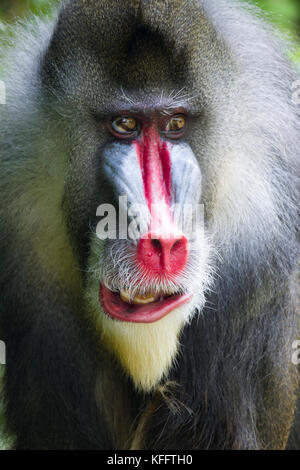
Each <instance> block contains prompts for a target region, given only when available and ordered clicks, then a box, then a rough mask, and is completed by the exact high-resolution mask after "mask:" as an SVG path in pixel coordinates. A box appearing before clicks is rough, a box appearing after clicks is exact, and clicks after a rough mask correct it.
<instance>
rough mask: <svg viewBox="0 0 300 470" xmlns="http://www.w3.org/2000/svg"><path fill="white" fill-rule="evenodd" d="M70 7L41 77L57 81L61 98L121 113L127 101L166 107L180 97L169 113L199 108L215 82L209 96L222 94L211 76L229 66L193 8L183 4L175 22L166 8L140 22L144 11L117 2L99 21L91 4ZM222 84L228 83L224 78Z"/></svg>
mask: <svg viewBox="0 0 300 470" xmlns="http://www.w3.org/2000/svg"><path fill="white" fill-rule="evenodd" d="M77 3H80V5H81V9H80V16H77V15H73V14H72V12H69V13H70V14H69V15H67V14H66V13H67V12H65V14H64V15H63V16H62V17H61V19H60V21H59V23H58V26H57V29H56V31H55V32H54V35H53V38H52V41H51V44H50V47H49V51H48V53H47V54H46V60H45V63H46V69H47V73H48V74H49V71H50V76H52V75H54V76H57V74H58V80H57V79H54V80H53V83H59V85H60V86H61V87H62V89H63V92H64V96H68V97H70V98H71V99H74V101H75V100H76V103H77V104H79V105H80V104H81V103H82V104H83V103H84V105H85V106H89V107H90V106H91V105H92V104H93V107H96V108H101V106H102V107H103V108H104V109H105V108H106V107H107V106H111V105H112V103H119V106H120V108H123V107H124V109H125V108H128V102H130V101H132V102H133V103H138V104H143V105H144V106H152V107H153V104H157V103H160V104H161V106H162V107H168V106H169V105H170V101H172V100H173V99H174V96H176V97H177V98H178V96H179V95H180V99H177V101H179V103H176V105H175V106H176V107H177V105H178V104H179V106H186V102H187V100H191V98H194V97H198V98H199V100H200V101H203V97H205V96H207V97H209V96H211V95H212V93H211V90H212V88H213V83H214V82H216V81H218V89H217V90H216V93H218V90H219V92H220V93H222V91H221V90H222V83H221V82H222V77H218V74H220V73H223V72H224V71H225V69H226V61H228V64H229V63H230V59H229V58H228V57H227V55H226V54H225V53H224V45H223V44H221V43H219V40H218V38H217V37H216V35H215V32H214V28H213V26H212V25H211V24H209V22H208V21H207V20H206V18H205V15H204V12H203V11H202V10H201V9H200V8H196V7H195V8H196V9H195V11H194V10H193V11H188V10H187V8H188V7H189V8H190V9H191V7H190V6H189V5H191V3H190V2H187V3H186V5H185V6H186V8H185V10H183V8H182V3H181V2H180V5H181V6H180V12H179V13H180V15H181V17H182V18H180V15H179V16H178V17H176V16H175V19H174V17H173V16H172V17H170V18H168V15H171V13H172V15H173V14H174V11H175V10H174V9H173V8H169V9H168V10H166V11H165V12H161V14H160V12H158V15H157V17H156V16H155V19H153V18H152V17H151V18H149V19H147V14H146V13H147V12H148V10H146V9H145V11H144V12H143V15H142V16H141V15H140V16H137V15H136V14H135V15H133V14H129V13H128V11H126V10H125V9H124V7H122V8H121V7H120V5H122V3H121V2H120V3H117V4H115V5H114V8H111V9H110V8H109V11H108V12H107V18H104V16H103V15H102V13H101V11H100V10H99V11H98V7H97V8H96V7H95V5H96V4H95V3H93V2H90V1H87V2H83V1H82V0H78V1H77ZM112 3H114V2H112ZM74 4H76V2H74V3H73V5H74ZM178 4H179V3H178ZM85 5H90V7H89V8H87V7H85ZM92 5H93V7H92ZM159 5H160V8H161V9H163V3H161V4H159ZM107 8H108V7H107ZM120 8H121V11H119V10H120ZM118 9H119V10H118ZM163 13H164V14H163ZM78 18H79V19H78ZM186 18H188V20H189V21H188V22H187V21H186ZM86 25H88V28H87V29H86ZM66 33H67V34H66ZM220 61H222V63H221V65H220ZM47 62H48V65H47ZM225 77H226V80H227V81H228V74H227V73H226V72H225ZM46 80H47V76H46ZM207 90H208V92H207ZM183 97H184V98H185V99H184V100H183Z"/></svg>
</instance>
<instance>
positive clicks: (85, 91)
mask: <svg viewBox="0 0 300 470" xmlns="http://www.w3.org/2000/svg"><path fill="white" fill-rule="evenodd" d="M189 8H191V9H193V8H195V15H196V16H195V28H197V29H195V30H194V32H193V34H198V35H199V50H197V51H196V50H195V51H193V54H195V55H196V59H195V57H193V56H191V55H190V54H191V53H190V52H189V53H187V51H186V50H185V48H186V46H187V44H188V43H189V41H190V34H192V31H190V32H188V31H175V30H174V31H173V30H172V33H171V35H172V37H173V39H172V41H169V39H168V40H167V39H166V38H165V36H164V32H163V30H162V32H161V33H159V32H154V31H152V30H151V28H150V29H149V28H145V29H143V28H142V27H140V26H136V24H134V23H132V22H131V20H130V19H128V21H129V24H128V25H127V24H126V21H127V20H126V19H124V18H123V19H122V25H123V26H122V28H124V30H123V29H122V30H121V31H120V34H119V35H118V37H115V38H109V39H108V38H107V37H104V36H101V35H100V36H101V37H99V30H98V29H97V27H96V26H97V25H95V24H93V21H92V18H90V16H89V15H92V12H91V11H90V10H89V9H88V8H87V10H85V6H84V4H83V6H82V10H83V12H82V14H83V16H84V15H86V18H85V20H86V21H90V23H89V24H91V25H93V26H91V29H90V31H89V37H88V39H87V38H86V36H84V37H82V35H81V28H80V25H79V24H77V23H76V22H75V23H74V22H73V18H69V17H68V16H67V11H66V18H65V21H68V22H69V23H70V25H69V32H70V37H68V38H65V37H63V38H62V37H60V36H59V34H57V38H55V36H54V39H52V48H49V51H48V55H47V56H46V60H45V63H46V64H53V63H55V49H56V48H58V47H60V42H61V41H62V40H63V41H67V42H68V44H67V45H65V46H64V48H63V51H67V52H65V54H66V57H64V60H63V61H62V64H63V65H61V64H59V67H60V68H63V67H66V64H68V63H71V61H70V56H72V59H73V60H72V63H73V67H74V64H76V60H77V61H81V60H82V56H81V55H78V57H77V54H78V50H77V48H76V44H84V47H85V52H86V55H85V63H84V67H82V66H80V67H78V69H79V70H80V74H78V70H77V69H76V70H75V69H74V71H73V69H72V67H70V68H68V69H66V70H65V73H67V74H68V87H67V88H66V85H65V83H64V78H63V73H61V70H60V73H59V75H58V76H56V74H57V68H56V69H55V68H53V69H50V70H49V68H48V69H47V70H46V74H45V84H46V85H47V86H48V85H50V87H51V86H52V81H51V77H53V76H55V80H54V81H55V82H56V83H59V86H58V87H56V91H55V93H56V96H57V95H60V94H61V101H60V102H61V106H62V107H63V112H62V113H61V114H65V115H68V116H69V119H68V120H67V122H66V126H65V129H64V133H65V134H66V135H65V136H64V138H63V139H62V140H63V141H65V142H67V145H68V153H69V163H68V168H67V173H66V178H65V197H64V209H65V211H66V214H67V217H68V220H69V226H70V227H71V229H70V233H72V236H73V241H74V246H75V247H77V248H78V247H79V250H78V252H79V253H80V256H79V258H80V264H81V269H82V271H83V272H84V273H85V275H84V298H85V304H86V310H87V312H88V315H89V316H90V317H91V318H92V321H93V323H94V325H96V327H97V329H98V333H99V335H100V336H101V341H102V343H104V344H105V345H106V347H107V348H108V350H109V351H110V352H112V353H113V354H114V355H115V356H116V357H117V358H118V360H119V361H121V363H122V366H123V369H125V370H126V372H127V373H128V374H129V375H130V376H131V377H132V379H133V381H134V383H135V385H136V386H137V387H138V388H142V389H144V390H150V389H152V388H153V387H154V386H155V385H157V383H158V382H159V381H160V380H161V379H162V377H163V376H164V375H165V374H166V373H167V372H168V370H169V368H170V367H171V366H172V365H173V364H174V359H175V358H176V354H177V353H178V351H179V340H180V332H181V330H182V328H183V326H184V325H185V324H186V323H187V322H189V321H190V319H191V318H192V316H193V315H195V314H196V313H197V312H199V311H201V310H202V308H203V305H204V302H205V292H206V290H207V289H208V287H209V285H210V283H211V279H212V269H211V262H210V258H211V252H212V251H213V250H212V249H211V247H210V243H209V242H208V240H209V239H211V236H210V233H209V230H208V227H207V225H208V224H207V221H205V220H204V219H205V218H206V217H207V214H208V213H209V211H210V210H211V207H210V205H211V202H212V201H213V198H212V196H211V194H210V192H214V185H213V184H212V185H207V181H209V180H210V181H213V179H212V176H210V175H209V172H213V173H214V172H215V170H214V169H213V168H214V165H215V160H216V158H217V157H216V156H217V149H216V147H215V152H214V153H212V154H210V150H209V142H210V141H212V142H214V144H215V143H216V137H215V135H214V126H215V125H216V123H215V121H216V120H219V121H220V122H223V125H224V123H226V122H227V118H226V116H225V115H222V116H221V115H219V114H218V111H217V109H215V107H214V105H215V103H217V102H218V100H219V101H220V100H223V101H224V100H227V102H228V106H227V108H226V107H224V106H223V107H222V109H225V110H226V111H228V110H229V108H230V107H229V102H230V100H229V95H230V93H229V92H228V90H227V88H226V86H225V85H224V86H223V82H224V80H226V81H228V77H229V76H230V70H232V63H231V60H230V58H229V56H228V57H227V53H226V52H225V51H223V52H222V61H223V66H222V68H221V69H218V68H214V67H212V64H211V63H210V61H208V59H207V57H204V56H203V57H202V56H201V54H200V52H199V51H200V50H201V44H202V45H203V44H204V43H205V42H206V41H207V37H208V36H209V35H208V31H205V34H204V35H201V34H199V27H198V26H197V25H199V21H200V20H201V18H202V17H203V12H202V10H201V9H199V8H196V6H193V4H190V6H189ZM191 13H192V12H191ZM62 14H64V12H63V13H62ZM191 17H193V14H191ZM114 21H116V22H117V20H116V19H115V20H114V19H113V18H112V26H113V24H114ZM207 27H208V26H207ZM211 28H212V27H211ZM191 29H193V25H192V24H191ZM58 32H59V24H58ZM210 33H211V34H213V29H212V30H211V32H210ZM167 35H168V38H170V28H169V27H168V31H167ZM108 52H109V54H108ZM219 54H220V50H219V43H218V40H217V38H215V39H214V43H213V45H212V47H211V56H212V57H211V60H212V61H214V62H215V63H218V55H219ZM112 55H115V57H116V59H115V60H112ZM225 58H226V61H228V70H227V69H226V67H227V65H226V64H227V63H226V61H224V59H225ZM74 59H75V60H74ZM195 60H196V61H197V62H198V67H200V68H201V70H202V73H201V75H200V76H199V73H198V70H197V71H196V70H195V69H194V66H195ZM48 67H49V65H48ZM225 69H226V70H225ZM223 73H224V76H223V75H222V74H223ZM49 77H50V78H49ZM212 77H213V78H212ZM224 77H225V78H224ZM70 80H71V82H70ZM212 80H214V81H216V82H217V83H218V87H216V90H215V93H214V94H212V93H211V91H210V87H211V86H212ZM70 83H71V85H70ZM95 90H96V92H95ZM221 134H222V133H221ZM221 134H220V135H221ZM204 205H205V207H204Z"/></svg>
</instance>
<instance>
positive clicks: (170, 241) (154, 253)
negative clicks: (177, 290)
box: [138, 233, 188, 276]
mask: <svg viewBox="0 0 300 470" xmlns="http://www.w3.org/2000/svg"><path fill="white" fill-rule="evenodd" d="M187 257H188V241H187V239H186V237H185V236H184V235H181V236H179V237H176V238H164V237H163V236H161V235H155V234H153V233H148V234H147V235H146V236H144V237H143V238H142V239H141V240H140V242H139V245H138V261H139V264H140V265H141V267H142V268H144V269H145V270H146V271H147V274H149V275H153V276H157V275H158V276H159V275H162V274H166V275H168V276H170V275H171V276H174V275H176V274H178V273H179V272H180V271H182V270H183V268H184V267H185V265H186V262H187Z"/></svg>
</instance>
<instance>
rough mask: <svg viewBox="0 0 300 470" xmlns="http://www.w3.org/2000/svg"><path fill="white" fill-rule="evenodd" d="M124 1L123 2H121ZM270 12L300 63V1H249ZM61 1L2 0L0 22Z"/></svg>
mask: <svg viewBox="0 0 300 470" xmlns="http://www.w3.org/2000/svg"><path fill="white" fill-rule="evenodd" d="M120 1H122V0H120ZM248 1H249V2H250V3H253V4H255V5H258V6H259V7H261V8H262V9H263V10H265V11H266V12H268V14H269V17H270V19H271V21H273V22H274V23H275V24H276V25H277V26H278V27H279V28H280V29H281V30H282V31H284V32H288V33H289V34H291V36H292V37H293V38H294V39H295V40H296V43H298V44H299V47H297V48H296V51H295V52H294V54H293V56H294V58H295V59H296V60H297V61H299V62H300V0H248ZM59 2H60V0H0V20H3V21H8V22H13V21H15V20H16V18H18V17H22V16H25V15H26V14H27V13H28V12H30V11H31V12H34V13H35V14H38V15H41V14H44V13H50V12H51V10H52V9H53V7H55V6H56V5H57V4H58V3H59Z"/></svg>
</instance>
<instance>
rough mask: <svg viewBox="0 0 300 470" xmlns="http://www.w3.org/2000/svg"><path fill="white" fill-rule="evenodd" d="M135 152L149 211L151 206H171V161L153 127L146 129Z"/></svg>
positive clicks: (166, 149) (164, 145) (165, 145)
mask: <svg viewBox="0 0 300 470" xmlns="http://www.w3.org/2000/svg"><path fill="white" fill-rule="evenodd" d="M135 145H136V150H137V155H138V159H139V164H140V168H141V172H142V177H143V182H144V191H145V197H146V201H147V203H148V206H149V209H150V210H151V206H152V205H153V204H159V203H165V204H167V205H168V206H170V204H171V159H170V152H169V150H168V148H167V143H166V142H163V143H161V142H160V139H159V135H158V134H157V132H156V130H155V129H154V128H153V127H149V128H146V129H145V130H144V132H143V136H142V140H141V142H136V143H135Z"/></svg>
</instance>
